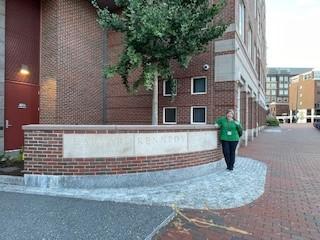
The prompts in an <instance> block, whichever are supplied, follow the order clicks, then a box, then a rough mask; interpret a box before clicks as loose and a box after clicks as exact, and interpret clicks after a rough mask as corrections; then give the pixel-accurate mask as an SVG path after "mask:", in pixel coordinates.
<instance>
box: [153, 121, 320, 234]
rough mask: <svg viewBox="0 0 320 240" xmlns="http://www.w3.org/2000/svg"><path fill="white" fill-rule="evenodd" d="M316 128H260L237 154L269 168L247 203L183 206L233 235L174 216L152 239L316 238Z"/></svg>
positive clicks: (319, 134)
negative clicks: (222, 207) (261, 188)
mask: <svg viewBox="0 0 320 240" xmlns="http://www.w3.org/2000/svg"><path fill="white" fill-rule="evenodd" d="M319 143H320V131H319V130H317V129H315V128H313V127H312V126H311V124H295V125H283V126H282V127H281V131H265V132H264V133H263V134H260V135H259V137H258V138H256V139H255V141H254V142H251V143H249V146H248V147H246V148H241V149H240V155H241V156H245V157H249V158H253V159H258V160H261V161H263V162H264V163H266V164H267V166H268V173H267V182H266V188H265V193H264V194H263V195H262V197H261V198H259V199H258V200H256V201H255V202H253V203H251V204H248V205H246V206H243V207H240V208H236V209H229V210H222V211H216V210H215V211H212V210H206V211H197V210H185V211H183V213H184V214H185V215H186V216H187V217H189V218H193V219H201V220H204V221H207V222H214V223H218V224H220V225H222V226H232V227H235V228H238V229H241V230H244V231H246V232H248V233H249V234H238V233H235V232H232V231H226V230H222V229H218V228H214V227H209V228H202V227H199V226H196V225H195V224H192V223H188V222H187V221H185V220H184V219H183V218H182V217H177V218H176V219H175V220H174V221H173V222H172V223H171V224H170V225H169V226H167V228H166V229H164V230H163V232H162V234H159V235H158V236H157V237H155V238H154V239H157V240H174V239H175V240H178V239H179V240H180V239H183V240H191V239H197V240H198V239H199V240H202V239H203V240H206V239H208V240H216V239H218V240H220V239H221V240H240V239H241V240H271V239H272V240H319V239H320V174H319V173H320V147H319Z"/></svg>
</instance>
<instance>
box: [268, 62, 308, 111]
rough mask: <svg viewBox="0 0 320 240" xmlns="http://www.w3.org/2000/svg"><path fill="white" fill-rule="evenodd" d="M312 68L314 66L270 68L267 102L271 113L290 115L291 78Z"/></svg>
mask: <svg viewBox="0 0 320 240" xmlns="http://www.w3.org/2000/svg"><path fill="white" fill-rule="evenodd" d="M311 70H312V68H268V73H267V81H266V104H267V106H268V107H269V112H270V114H271V115H273V116H288V115H289V84H290V78H291V77H293V76H296V75H299V74H302V73H305V72H309V71H311Z"/></svg>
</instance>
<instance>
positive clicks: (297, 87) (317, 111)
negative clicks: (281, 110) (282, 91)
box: [289, 70, 320, 123]
mask: <svg viewBox="0 0 320 240" xmlns="http://www.w3.org/2000/svg"><path fill="white" fill-rule="evenodd" d="M289 108H290V118H291V119H293V120H296V121H297V122H298V123H307V122H314V119H316V118H320V70H313V71H309V72H306V73H303V74H300V75H298V76H295V77H292V78H291V84H290V86H289Z"/></svg>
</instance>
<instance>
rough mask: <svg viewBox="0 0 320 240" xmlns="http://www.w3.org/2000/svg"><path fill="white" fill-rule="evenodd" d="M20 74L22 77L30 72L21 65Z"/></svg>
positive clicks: (26, 67) (25, 66)
mask: <svg viewBox="0 0 320 240" xmlns="http://www.w3.org/2000/svg"><path fill="white" fill-rule="evenodd" d="M20 74H22V75H29V74H30V71H29V68H28V66H27V65H24V64H22V65H21V69H20Z"/></svg>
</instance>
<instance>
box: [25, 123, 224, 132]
mask: <svg viewBox="0 0 320 240" xmlns="http://www.w3.org/2000/svg"><path fill="white" fill-rule="evenodd" d="M22 129H23V130H25V131H41V130H71V131H77V130H114V131H117V130H122V131H123V130H124V131H125V130H129V131H132V130H138V131H139V130H142V131H143V130H149V131H150V130H151V131H152V130H154V131H159V130H160V131H161V130H164V131H175V130H218V129H219V128H218V127H216V126H214V125H211V124H194V125H191V124H190V125H157V126H154V125H54V124H52V125H51V124H31V125H25V126H23V127H22Z"/></svg>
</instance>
